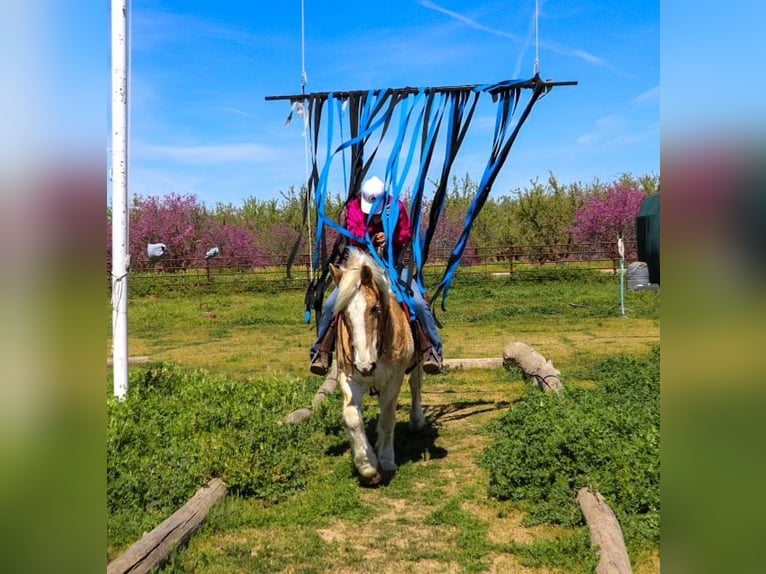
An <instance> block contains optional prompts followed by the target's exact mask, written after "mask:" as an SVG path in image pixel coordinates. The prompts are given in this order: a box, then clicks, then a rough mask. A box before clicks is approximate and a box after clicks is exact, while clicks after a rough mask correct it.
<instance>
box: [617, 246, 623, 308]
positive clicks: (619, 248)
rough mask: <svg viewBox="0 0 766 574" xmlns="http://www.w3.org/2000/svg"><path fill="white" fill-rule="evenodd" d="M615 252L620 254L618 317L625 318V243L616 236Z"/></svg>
mask: <svg viewBox="0 0 766 574" xmlns="http://www.w3.org/2000/svg"><path fill="white" fill-rule="evenodd" d="M617 252H618V253H619V254H620V315H622V316H623V317H624V316H625V243H623V241H622V236H621V235H618V236H617Z"/></svg>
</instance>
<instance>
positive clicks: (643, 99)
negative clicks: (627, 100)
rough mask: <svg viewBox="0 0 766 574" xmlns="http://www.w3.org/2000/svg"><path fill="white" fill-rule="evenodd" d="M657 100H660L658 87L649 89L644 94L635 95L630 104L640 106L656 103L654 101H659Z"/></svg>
mask: <svg viewBox="0 0 766 574" xmlns="http://www.w3.org/2000/svg"><path fill="white" fill-rule="evenodd" d="M659 99H660V87H659V86H654V87H653V88H650V89H648V90H646V91H645V92H643V93H641V94H639V95H637V96H636V97H635V98H633V100H632V101H631V103H632V104H636V105H641V104H648V103H652V102H656V101H659Z"/></svg>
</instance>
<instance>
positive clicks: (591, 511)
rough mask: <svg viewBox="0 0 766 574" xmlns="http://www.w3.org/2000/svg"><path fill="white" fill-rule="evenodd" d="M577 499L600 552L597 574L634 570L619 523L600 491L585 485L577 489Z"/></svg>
mask: <svg viewBox="0 0 766 574" xmlns="http://www.w3.org/2000/svg"><path fill="white" fill-rule="evenodd" d="M577 503H578V504H579V505H580V508H581V509H582V513H583V516H584V517H585V522H586V523H587V524H588V528H590V543H591V546H593V548H595V549H596V550H597V551H598V553H599V560H598V565H597V566H596V570H595V574H632V572H633V570H632V569H631V566H630V558H628V551H627V549H626V548H625V540H624V539H623V537H622V530H621V529H620V523H619V522H618V521H617V517H616V516H615V514H614V511H613V510H612V509H611V508H610V507H609V505H608V504H607V503H606V501H605V500H604V497H603V496H601V493H600V492H596V493H595V494H594V493H593V492H591V491H590V490H589V489H588V488H585V487H583V488H581V489H580V490H579V492H578V493H577Z"/></svg>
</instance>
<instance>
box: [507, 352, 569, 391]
mask: <svg viewBox="0 0 766 574" xmlns="http://www.w3.org/2000/svg"><path fill="white" fill-rule="evenodd" d="M503 365H505V366H506V367H512V366H517V367H520V368H521V370H522V371H524V376H525V377H526V378H528V379H533V380H534V381H535V382H537V386H538V387H540V390H542V391H545V392H548V391H554V392H559V391H561V389H562V386H561V372H560V371H559V370H558V369H556V368H555V367H554V366H553V363H552V362H551V361H550V360H546V358H545V357H543V356H542V355H541V354H540V353H538V352H537V351H535V350H534V349H533V348H532V347H530V346H529V345H525V344H524V343H521V342H519V341H516V342H513V343H508V344H507V345H506V346H505V349H503Z"/></svg>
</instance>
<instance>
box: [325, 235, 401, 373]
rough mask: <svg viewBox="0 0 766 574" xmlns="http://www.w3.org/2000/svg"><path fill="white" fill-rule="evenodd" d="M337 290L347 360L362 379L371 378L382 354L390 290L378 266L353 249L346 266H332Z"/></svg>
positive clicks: (339, 358)
mask: <svg viewBox="0 0 766 574" xmlns="http://www.w3.org/2000/svg"><path fill="white" fill-rule="evenodd" d="M333 278H334V280H335V284H336V286H337V289H338V299H337V301H336V303H335V313H337V314H338V315H340V320H341V321H342V322H343V325H344V328H345V329H346V331H347V337H348V340H347V345H348V348H346V349H344V351H346V353H343V354H344V355H347V356H341V355H340V354H339V356H338V360H339V362H341V364H342V363H343V362H344V361H348V362H350V363H352V364H353V368H354V369H355V370H356V371H358V372H359V373H360V374H362V375H364V376H369V375H372V374H373V372H374V371H375V367H376V365H377V362H378V357H379V356H380V354H381V353H382V346H383V342H384V338H385V327H386V317H387V316H388V298H389V289H388V281H387V280H386V278H385V276H384V275H383V272H382V271H381V269H380V267H379V266H378V265H377V264H376V263H375V261H374V260H373V259H372V258H371V257H370V256H369V255H367V254H366V253H364V252H362V251H358V250H352V251H351V253H350V254H349V258H348V262H347V263H346V265H345V267H342V268H341V267H333Z"/></svg>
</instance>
